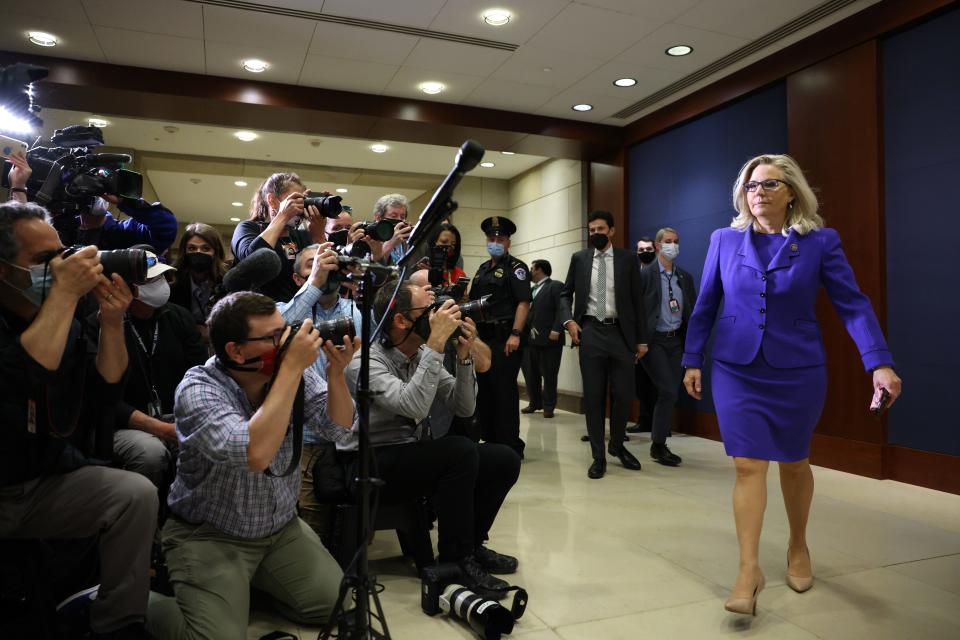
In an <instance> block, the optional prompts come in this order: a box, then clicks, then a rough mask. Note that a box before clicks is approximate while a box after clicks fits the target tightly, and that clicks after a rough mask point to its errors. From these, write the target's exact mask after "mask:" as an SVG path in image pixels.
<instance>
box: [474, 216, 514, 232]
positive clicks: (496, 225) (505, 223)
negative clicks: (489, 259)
mask: <svg viewBox="0 0 960 640" xmlns="http://www.w3.org/2000/svg"><path fill="white" fill-rule="evenodd" d="M480 230H481V231H483V233H484V235H488V236H512V235H513V234H515V233H516V232H517V225H515V224H513V222H511V221H510V219H509V218H504V217H503V216H492V217H490V218H487V219H486V220H484V221H483V222H481V223H480Z"/></svg>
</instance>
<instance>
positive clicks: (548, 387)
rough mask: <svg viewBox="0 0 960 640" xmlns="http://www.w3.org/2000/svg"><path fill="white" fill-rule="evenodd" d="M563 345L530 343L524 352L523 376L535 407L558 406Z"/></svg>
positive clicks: (551, 408)
mask: <svg viewBox="0 0 960 640" xmlns="http://www.w3.org/2000/svg"><path fill="white" fill-rule="evenodd" d="M562 355H563V346H562V345H559V344H557V345H549V346H540V345H529V346H528V347H527V348H526V350H525V353H524V354H523V378H524V380H526V382H527V397H528V398H529V399H530V406H531V407H534V408H535V409H546V410H548V411H553V410H554V409H555V408H556V407H557V374H559V373H560V358H561V356H562Z"/></svg>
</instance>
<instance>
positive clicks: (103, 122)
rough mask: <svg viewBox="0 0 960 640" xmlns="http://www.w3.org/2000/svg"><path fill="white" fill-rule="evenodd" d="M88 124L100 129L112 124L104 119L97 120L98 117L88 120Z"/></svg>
mask: <svg viewBox="0 0 960 640" xmlns="http://www.w3.org/2000/svg"><path fill="white" fill-rule="evenodd" d="M87 124H89V125H90V126H91V127H97V128H98V129H102V128H104V127H105V126H107V125H108V124H110V121H109V120H105V119H103V118H97V117H96V116H91V117H89V118H87Z"/></svg>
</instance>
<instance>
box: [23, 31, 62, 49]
mask: <svg viewBox="0 0 960 640" xmlns="http://www.w3.org/2000/svg"><path fill="white" fill-rule="evenodd" d="M27 38H28V39H29V40H30V42H32V43H33V44H35V45H39V46H41V47H53V46H56V44H57V36H55V35H53V34H52V33H47V32H46V31H30V32H28V33H27Z"/></svg>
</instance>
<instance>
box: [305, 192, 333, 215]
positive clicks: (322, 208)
mask: <svg viewBox="0 0 960 640" xmlns="http://www.w3.org/2000/svg"><path fill="white" fill-rule="evenodd" d="M341 200H343V198H341V197H340V196H334V195H331V194H330V193H328V192H326V191H307V192H306V193H305V194H304V196H303V206H304V208H306V207H310V206H314V207H316V208H317V210H318V211H319V212H320V215H322V216H323V217H324V218H336V217H337V216H339V215H340V212H341V211H343V206H342V205H341V204H340V201H341Z"/></svg>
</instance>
